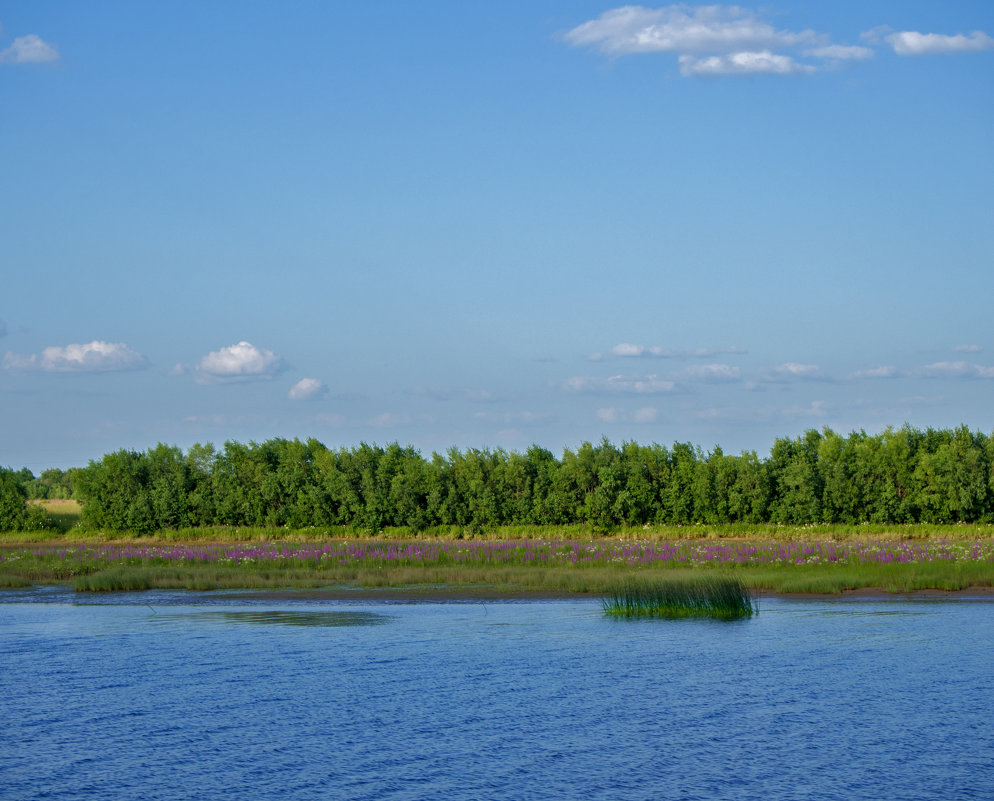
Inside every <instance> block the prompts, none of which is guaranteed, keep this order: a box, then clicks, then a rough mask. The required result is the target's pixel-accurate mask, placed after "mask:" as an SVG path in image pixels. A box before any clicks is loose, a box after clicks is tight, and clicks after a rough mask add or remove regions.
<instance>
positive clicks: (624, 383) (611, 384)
mask: <svg viewBox="0 0 994 801" xmlns="http://www.w3.org/2000/svg"><path fill="white" fill-rule="evenodd" d="M562 387H563V389H565V390H567V391H568V392H582V393H609V394H618V395H659V394H662V393H665V392H671V391H672V390H673V389H674V388H675V387H676V384H675V383H674V382H673V381H667V380H665V379H662V378H659V377H658V376H655V375H644V376H639V375H635V376H626V375H613V376H611V377H610V378H592V377H589V376H575V377H573V378H568V379H566V381H564V382H563V383H562Z"/></svg>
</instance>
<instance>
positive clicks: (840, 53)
mask: <svg viewBox="0 0 994 801" xmlns="http://www.w3.org/2000/svg"><path fill="white" fill-rule="evenodd" d="M804 55H806V56H812V57H813V58H824V59H830V60H835V61H866V60H867V59H868V58H873V50H872V49H871V48H869V47H862V46H860V45H825V46H824V47H812V48H809V49H807V50H805V51H804Z"/></svg>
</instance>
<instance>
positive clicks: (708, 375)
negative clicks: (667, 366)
mask: <svg viewBox="0 0 994 801" xmlns="http://www.w3.org/2000/svg"><path fill="white" fill-rule="evenodd" d="M682 377H683V378H685V379H687V380H689V381H737V380H738V379H739V378H741V377H742V371H741V370H740V369H739V368H738V367H733V366H732V365H730V364H694V365H691V366H690V367H688V368H686V369H685V370H684V371H683V372H682Z"/></svg>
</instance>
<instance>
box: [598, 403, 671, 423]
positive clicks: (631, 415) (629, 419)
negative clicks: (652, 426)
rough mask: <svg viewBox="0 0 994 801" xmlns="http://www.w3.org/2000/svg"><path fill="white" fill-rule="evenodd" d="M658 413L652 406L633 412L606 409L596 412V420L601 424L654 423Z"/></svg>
mask: <svg viewBox="0 0 994 801" xmlns="http://www.w3.org/2000/svg"><path fill="white" fill-rule="evenodd" d="M658 415H659V412H658V410H657V409H655V408H654V407H652V406H646V407H644V408H642V409H636V410H635V411H633V412H628V411H625V410H624V409H618V408H617V407H607V408H603V409H598V410H597V419H598V420H600V421H601V422H602V423H654V422H656V417H658Z"/></svg>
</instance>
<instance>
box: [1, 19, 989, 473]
mask: <svg viewBox="0 0 994 801" xmlns="http://www.w3.org/2000/svg"><path fill="white" fill-rule="evenodd" d="M0 26H2V27H0V103H2V106H0V108H2V110H0V153H2V154H3V180H2V183H0V265H2V278H3V280H2V288H0V354H3V361H2V368H0V403H2V408H3V414H2V415H0V464H4V465H9V466H13V467H21V466H28V467H30V468H31V469H32V470H34V471H35V472H39V471H40V470H42V469H44V468H46V467H54V466H58V467H69V466H74V465H81V464H85V463H86V462H87V461H88V460H89V459H98V458H99V457H100V456H102V455H103V454H104V453H107V452H109V451H112V450H117V449H118V448H135V449H145V448H148V447H150V446H152V445H154V444H155V443H157V442H160V441H162V442H167V443H171V444H177V445H180V446H181V447H184V448H186V447H188V446H189V445H191V444H192V443H194V442H214V443H216V444H218V445H220V444H222V443H223V442H224V441H226V440H228V439H235V440H240V441H248V440H250V439H254V440H256V441H259V440H263V439H268V438H270V437H277V436H280V437H301V438H305V437H310V436H313V437H316V438H317V439H319V440H321V441H322V442H324V443H325V444H327V445H329V446H333V447H337V446H341V445H344V446H352V445H355V444H357V443H358V442H360V441H363V440H365V441H369V442H378V443H381V444H385V443H387V442H392V441H394V440H397V441H399V442H400V443H401V444H412V445H414V446H415V447H417V448H419V449H421V450H422V452H424V453H426V454H428V453H430V452H431V451H435V450H437V451H443V450H445V449H447V448H449V447H451V446H453V445H454V446H457V447H459V448H461V449H465V448H468V447H491V448H493V447H503V448H507V449H516V450H522V449H524V448H526V447H527V446H528V445H530V444H532V443H538V444H540V445H543V446H545V447H548V448H550V449H551V450H553V452H555V453H559V452H560V451H561V450H562V448H564V447H570V448H575V447H576V446H577V445H578V444H579V443H580V442H582V441H583V440H597V439H599V438H600V437H601V436H602V435H604V436H607V437H608V438H609V439H611V440H612V441H615V442H621V441H623V440H628V439H634V440H638V441H640V442H661V443H664V444H671V443H673V442H675V441H681V442H685V441H690V442H693V443H695V444H698V445H701V446H702V447H703V448H705V450H709V449H711V448H712V447H714V446H715V445H720V446H722V447H723V448H724V449H725V450H726V452H738V451H739V450H742V449H749V450H752V449H755V450H757V451H758V452H759V453H760V454H766V453H767V452H768V451H769V448H770V446H771V444H772V442H773V439H774V438H775V437H777V436H784V435H789V436H795V435H797V434H800V433H801V432H803V431H804V430H805V429H807V428H821V427H823V426H830V427H832V428H834V429H835V430H837V431H840V432H842V433H848V432H849V431H851V430H858V429H865V430H867V431H868V432H875V431H879V430H880V429H882V428H884V427H885V426H888V425H891V426H900V425H902V424H904V423H906V422H908V423H911V424H912V425H915V426H918V427H925V426H939V427H947V426H955V425H958V424H961V423H965V424H967V425H968V426H970V427H971V428H974V429H980V430H983V431H985V432H991V431H992V430H994V405H992V403H991V402H990V401H991V398H992V396H994V337H992V325H991V321H990V308H991V297H992V295H994V270H992V267H994V259H992V255H994V224H992V222H994V219H992V212H994V195H992V193H991V187H992V186H994V102H992V100H994V4H991V3H989V2H965V1H964V2H950V3H941V4H940V3H934V2H906V1H902V2H869V3H867V2H847V1H845V0H842V1H840V2H833V3H823V2H801V1H800V0H796V1H795V0H784V2H780V3H776V4H764V5H762V6H759V5H755V6H753V5H743V6H722V5H716V6H707V7H703V6H695V5H670V6H628V7H624V6H618V5H612V4H610V3H594V2H549V1H548V0H545V1H543V0H530V1H529V2H505V3H500V4H496V3H495V4H482V3H465V2H448V1H444V2H443V1H441V0H439V1H437V2H433V1H429V2H424V3H408V2H380V3H357V4H356V3H353V4H345V3H325V2H294V3H288V4H273V3H260V2H238V3H234V2H214V3H200V2H175V3H169V4H135V3H132V2H99V3H94V4H82V3H70V2H45V0H38V2H32V3H13V2H2V0H0Z"/></svg>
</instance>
